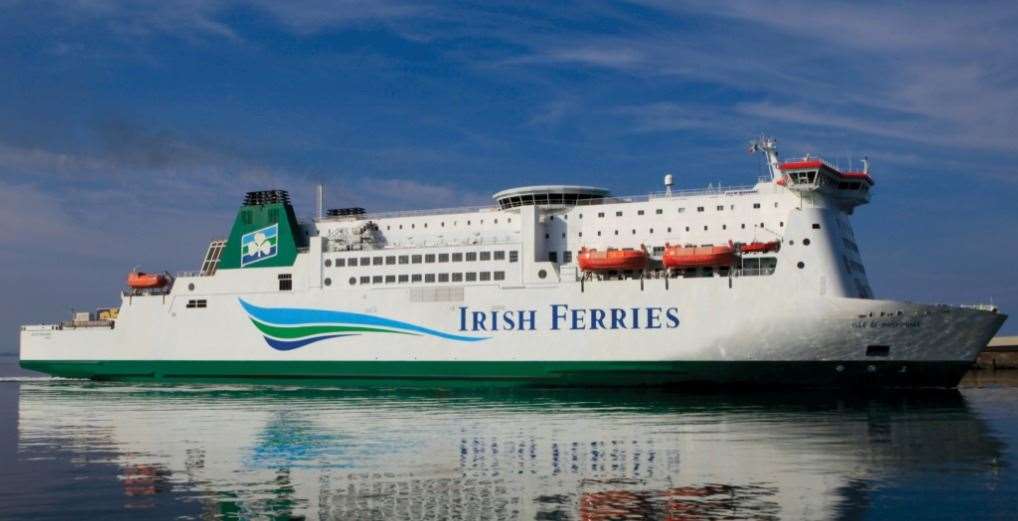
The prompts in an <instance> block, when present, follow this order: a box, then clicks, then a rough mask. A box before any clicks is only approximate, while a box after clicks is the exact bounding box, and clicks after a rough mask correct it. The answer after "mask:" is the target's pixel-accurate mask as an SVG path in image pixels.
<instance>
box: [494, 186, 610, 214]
mask: <svg viewBox="0 0 1018 521" xmlns="http://www.w3.org/2000/svg"><path fill="white" fill-rule="evenodd" d="M608 196H609V192H608V190H605V189H604V188H597V187H595V186H574V185H538V186H521V187H518V188H509V189H507V190H502V191H501V192H498V193H496V194H495V195H493V196H491V198H492V199H494V200H495V201H497V202H498V207H499V208H500V209H502V210H506V209H509V208H517V207H520V206H576V205H577V204H583V202H584V201H592V200H595V199H604V198H605V197H608Z"/></svg>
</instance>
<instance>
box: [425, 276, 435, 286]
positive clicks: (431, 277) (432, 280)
mask: <svg viewBox="0 0 1018 521" xmlns="http://www.w3.org/2000/svg"><path fill="white" fill-rule="evenodd" d="M424 282H425V283H428V284H430V283H432V282H435V274H434V273H427V274H425V275H424Z"/></svg>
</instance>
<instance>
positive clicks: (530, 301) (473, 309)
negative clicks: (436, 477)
mask: <svg viewBox="0 0 1018 521" xmlns="http://www.w3.org/2000/svg"><path fill="white" fill-rule="evenodd" d="M750 150H751V151H752V152H759V153H762V154H763V156H764V157H765V160H766V164H767V170H768V172H769V175H767V176H765V177H763V178H761V179H758V180H757V182H756V183H755V184H753V185H751V186H742V187H727V188H725V187H708V188H707V189H703V190H688V191H680V190H673V184H674V182H673V177H672V176H671V175H667V176H665V183H664V185H665V190H664V191H663V192H659V193H653V194H650V195H647V196H640V197H619V196H614V195H612V194H611V193H609V191H607V190H605V189H602V188H597V187H592V186H572V185H541V186H525V187H518V188H510V189H506V190H502V191H500V192H497V193H495V194H494V196H493V204H491V205H488V206H484V207H475V208H460V209H449V210H423V211H408V212H389V213H368V212H367V211H365V210H364V209H363V208H342V209H333V210H326V209H325V205H324V196H323V195H322V194H323V190H322V189H321V187H319V197H318V201H319V203H318V209H317V212H316V217H315V218H314V219H309V220H307V221H301V220H298V218H297V216H296V213H295V211H294V207H293V205H292V204H291V202H290V198H289V195H288V193H287V192H286V191H283V190H266V191H259V192H250V193H248V194H247V195H246V196H245V197H244V200H243V204H242V205H241V207H240V209H239V211H238V213H237V215H236V218H235V220H234V222H233V226H232V228H231V229H230V232H229V236H228V237H227V238H226V239H222V240H215V241H212V242H211V243H210V245H209V247H208V249H207V251H206V253H205V256H204V260H203V262H202V265H201V269H200V270H199V271H198V272H192V273H178V274H176V275H172V274H170V273H161V274H157V273H145V272H140V271H134V272H131V273H130V274H129V275H128V277H127V280H126V282H127V284H126V287H125V288H124V290H123V291H122V298H121V303H120V306H119V307H116V308H108V309H101V310H98V311H97V312H95V313H87V312H86V313H76V314H75V315H74V316H73V317H72V319H71V320H69V321H64V322H60V323H55V324H43V325H26V326H22V328H21V333H20V349H21V366H22V367H24V368H26V369H30V370H36V371H41V372H44V373H48V374H51V375H54V376H60V377H70V378H90V379H96V380H156V381H176V380H234V379H239V380H255V381H257V380H262V381H267V380H304V381H306V380H315V381H317V380H327V381H335V382H343V383H344V384H347V385H354V386H375V385H381V386H409V387H412V386H417V385H459V384H463V385H483V386H491V385H507V386H519V385H524V386H673V385H693V386H699V385H723V386H735V385H751V386H757V385H759V386H809V387H813V386H817V387H846V386H890V387H953V386H955V385H956V384H957V382H958V381H959V379H960V378H961V377H962V375H963V374H964V373H965V372H966V371H967V370H968V368H969V367H970V366H971V365H972V363H973V361H974V360H975V358H976V356H977V355H978V354H979V352H980V351H982V350H983V348H984V347H985V346H986V344H987V342H988V341H989V339H990V338H991V337H993V335H994V334H995V333H996V332H997V330H998V329H999V328H1000V327H1001V325H1002V324H1003V322H1004V321H1005V319H1006V316H1005V315H1004V314H1002V313H1000V312H999V310H998V309H996V308H995V307H993V306H990V305H968V306H947V305H931V304H918V303H912V302H903V301H895V300H881V299H877V298H875V297H874V294H873V291H872V289H871V287H870V284H869V281H868V279H867V276H866V269H865V267H864V265H863V260H862V256H861V254H860V249H859V245H858V241H857V239H856V237H855V234H854V232H853V230H852V225H851V219H850V218H851V216H852V214H853V213H854V211H855V209H856V208H857V207H858V206H860V205H864V204H866V203H868V202H869V200H870V194H871V192H872V190H873V187H874V186H875V181H874V179H873V177H872V176H871V175H870V173H869V165H868V163H866V162H864V168H863V170H862V171H858V172H851V171H842V170H841V169H839V168H838V167H836V166H835V165H832V164H831V163H829V162H827V161H824V160H823V159H821V158H816V157H805V158H801V159H796V160H792V161H782V160H781V159H780V158H779V155H778V150H777V146H776V143H775V141H774V140H773V139H770V138H761V139H759V140H754V141H753V142H751V146H750Z"/></svg>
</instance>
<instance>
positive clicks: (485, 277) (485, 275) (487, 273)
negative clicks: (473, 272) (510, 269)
mask: <svg viewBox="0 0 1018 521" xmlns="http://www.w3.org/2000/svg"><path fill="white" fill-rule="evenodd" d="M478 275H480V277H481V282H485V281H489V280H491V272H490V271H482V272H481V273H479V274H478Z"/></svg>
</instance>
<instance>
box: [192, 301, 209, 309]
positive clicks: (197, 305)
mask: <svg viewBox="0 0 1018 521" xmlns="http://www.w3.org/2000/svg"><path fill="white" fill-rule="evenodd" d="M207 305H208V302H207V301H206V300H205V299H197V300H188V301H187V307H188V309H202V308H205V307H206V306H207Z"/></svg>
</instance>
